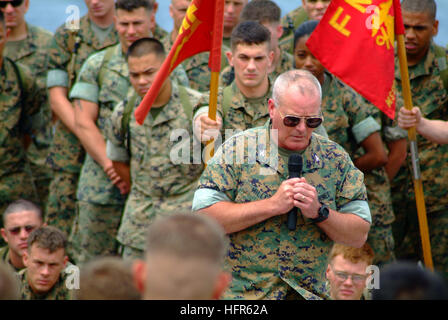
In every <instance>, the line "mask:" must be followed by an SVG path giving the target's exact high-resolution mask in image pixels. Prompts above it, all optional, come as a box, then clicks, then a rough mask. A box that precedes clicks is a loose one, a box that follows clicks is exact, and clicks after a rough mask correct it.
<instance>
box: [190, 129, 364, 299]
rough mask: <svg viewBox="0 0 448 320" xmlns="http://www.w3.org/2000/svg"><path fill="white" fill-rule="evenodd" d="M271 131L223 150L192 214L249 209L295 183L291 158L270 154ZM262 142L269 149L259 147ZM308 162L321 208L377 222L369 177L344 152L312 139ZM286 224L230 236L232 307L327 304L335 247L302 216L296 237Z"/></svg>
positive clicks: (279, 219) (256, 132)
mask: <svg viewBox="0 0 448 320" xmlns="http://www.w3.org/2000/svg"><path fill="white" fill-rule="evenodd" d="M268 128H269V122H267V123H266V125H265V126H263V127H257V128H253V129H249V130H247V131H244V132H243V133H241V134H239V135H235V136H233V137H232V138H230V139H229V140H227V141H226V142H225V143H224V144H223V145H222V146H221V148H220V149H219V150H218V151H217V152H216V154H215V156H214V157H213V158H212V159H211V160H210V161H209V162H208V163H207V168H206V169H205V170H204V173H203V174H202V176H201V178H200V180H199V187H198V190H197V191H196V193H195V197H194V201H193V210H198V209H203V208H206V207H208V206H210V205H212V204H214V203H217V202H219V201H232V202H234V203H247V202H252V201H257V200H261V199H267V198H270V197H272V196H273V195H274V194H275V192H276V191H277V190H278V188H279V187H280V184H281V182H282V181H284V180H286V179H288V176H289V174H288V165H287V161H288V158H287V157H288V155H287V154H290V153H292V151H289V150H284V149H283V150H282V149H280V148H279V150H278V152H279V155H281V156H280V157H279V156H278V155H277V154H276V152H275V150H276V148H275V145H274V147H270V144H271V143H273V142H271V141H270V138H269V136H270V133H269V131H268ZM263 136H264V138H262V139H263V140H264V139H265V141H266V143H259V141H260V137H263ZM273 144H275V143H273ZM239 146H244V148H243V150H244V159H243V160H242V161H241V162H240V163H235V162H234V161H233V159H232V158H230V157H229V156H232V155H234V154H236V150H237V149H239V148H238V147H239ZM302 158H303V163H304V165H303V171H302V172H303V176H304V177H305V178H306V180H307V181H308V183H310V184H311V185H313V186H314V187H315V188H316V190H317V192H318V196H319V201H321V202H322V203H324V204H326V205H327V206H328V207H329V208H331V209H333V210H337V211H339V212H357V214H358V215H359V216H361V217H362V218H363V219H365V220H367V221H369V222H370V213H369V210H368V205H367V202H366V200H367V195H366V190H365V186H364V183H363V174H362V172H361V171H359V170H358V169H356V168H355V166H354V165H353V163H352V161H351V160H350V157H349V156H348V154H347V153H346V152H345V151H344V150H343V149H342V148H341V147H340V146H339V145H337V144H336V143H334V142H332V141H330V140H328V139H326V138H323V137H322V136H320V135H316V134H314V133H313V134H312V137H311V143H310V145H309V146H308V147H307V149H306V150H304V151H303V153H302ZM221 160H222V161H223V162H222V163H221V164H220V161H221ZM277 160H278V161H277ZM329 164H331V165H329ZM355 207H356V208H357V209H359V210H354V209H355ZM286 221H287V215H286V214H283V215H279V216H275V217H272V218H269V219H268V220H265V221H263V222H260V223H257V224H255V225H253V226H251V227H249V228H247V229H245V230H242V231H238V232H234V233H231V234H229V237H230V242H231V245H230V250H229V254H228V256H227V258H226V266H227V267H230V268H231V269H232V270H231V271H232V277H233V279H232V283H231V285H230V288H229V290H228V291H227V292H226V294H225V295H224V298H225V299H228V298H230V299H285V298H288V297H289V296H292V295H294V293H295V294H296V297H299V298H300V297H302V298H305V299H319V298H328V297H327V296H326V295H325V268H326V266H327V257H328V254H329V251H330V249H331V246H332V244H333V242H332V241H331V239H329V238H328V236H327V235H326V234H325V233H324V232H323V231H322V230H321V229H320V228H319V227H318V226H317V225H316V224H314V223H312V222H311V221H310V220H309V219H308V218H305V217H304V216H303V215H301V214H298V216H297V228H296V230H295V231H290V230H289V229H288V228H287V225H286Z"/></svg>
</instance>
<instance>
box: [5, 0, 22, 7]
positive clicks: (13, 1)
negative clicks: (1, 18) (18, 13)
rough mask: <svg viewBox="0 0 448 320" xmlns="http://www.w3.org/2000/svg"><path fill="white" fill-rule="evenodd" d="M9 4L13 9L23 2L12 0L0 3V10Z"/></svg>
mask: <svg viewBox="0 0 448 320" xmlns="http://www.w3.org/2000/svg"><path fill="white" fill-rule="evenodd" d="M8 3H10V4H11V5H12V6H13V7H14V8H17V7H19V6H21V5H22V3H23V0H12V1H0V8H2V9H4V8H6V6H7V5H8Z"/></svg>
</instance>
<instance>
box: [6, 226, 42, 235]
mask: <svg viewBox="0 0 448 320" xmlns="http://www.w3.org/2000/svg"><path fill="white" fill-rule="evenodd" d="M36 228H37V226H32V225H28V226H24V227H15V228H11V229H8V231H9V232H10V233H11V234H19V232H20V230H21V229H24V230H25V231H26V232H27V233H30V232H31V231H33V230H34V229H36Z"/></svg>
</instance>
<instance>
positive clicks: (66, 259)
mask: <svg viewBox="0 0 448 320" xmlns="http://www.w3.org/2000/svg"><path fill="white" fill-rule="evenodd" d="M67 262H68V256H65V257H64V262H63V265H64V268H65V267H66V266H67Z"/></svg>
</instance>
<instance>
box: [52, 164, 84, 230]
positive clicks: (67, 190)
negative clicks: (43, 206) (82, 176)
mask: <svg viewBox="0 0 448 320" xmlns="http://www.w3.org/2000/svg"><path fill="white" fill-rule="evenodd" d="M78 178H79V177H78V174H73V173H71V172H62V171H58V172H56V173H55V176H54V178H53V180H52V182H51V184H50V196H49V197H48V201H47V212H46V214H45V223H47V224H48V225H50V226H54V227H56V228H58V229H59V230H61V231H63V232H65V234H66V235H67V237H68V236H69V235H70V232H71V230H72V226H73V220H74V219H75V213H76V190H75V191H73V188H76V185H77V184H78ZM56 195H59V196H60V197H56ZM49 208H51V209H49Z"/></svg>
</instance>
